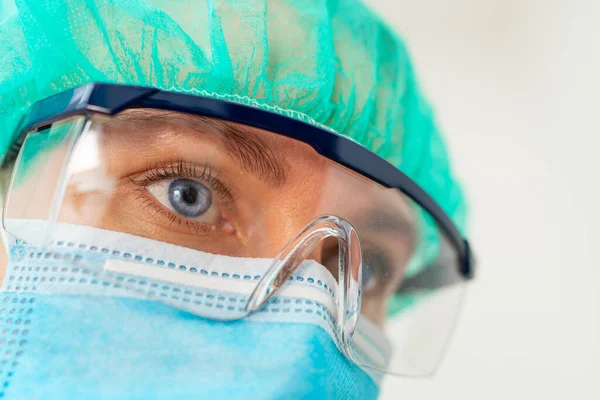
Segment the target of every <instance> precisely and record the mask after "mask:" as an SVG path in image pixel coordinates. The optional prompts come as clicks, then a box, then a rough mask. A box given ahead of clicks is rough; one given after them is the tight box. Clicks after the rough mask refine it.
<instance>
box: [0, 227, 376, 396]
mask: <svg viewBox="0 0 600 400" xmlns="http://www.w3.org/2000/svg"><path fill="white" fill-rule="evenodd" d="M57 229H58V231H57V232H55V236H56V237H57V238H60V240H57V241H55V242H54V243H53V244H52V245H50V246H49V247H45V248H42V247H36V246H32V245H28V244H26V243H24V242H22V241H20V240H18V239H14V238H12V239H11V238H9V252H10V261H9V264H8V267H7V273H6V277H5V280H4V283H3V286H2V293H1V294H0V301H1V302H2V308H1V309H0V313H1V314H0V329H1V339H0V352H1V354H2V358H1V359H0V360H1V361H0V363H1V365H0V370H1V371H2V375H3V376H2V377H3V379H4V383H3V385H4V386H3V387H2V389H1V390H0V393H2V394H3V396H4V398H8V399H27V400H33V399H145V400H146V399H180V398H181V399H196V398H198V399H204V398H211V399H249V398H252V399H303V398H307V399H329V398H331V399H375V398H376V397H377V395H378V392H379V389H378V381H379V376H378V375H377V374H374V373H371V372H369V371H365V370H363V369H361V368H359V367H358V366H356V365H355V364H354V363H352V362H351V361H349V360H348V359H347V358H346V357H345V356H344V355H343V354H342V353H341V352H340V351H339V350H338V347H339V344H338V343H337V338H336V335H335V333H334V329H333V325H334V322H333V321H332V317H331V313H330V312H329V310H328V307H327V306H326V305H324V304H323V302H321V301H316V300H315V298H317V299H319V298H323V296H324V294H329V295H331V296H335V293H333V292H332V289H331V287H335V285H327V282H330V281H331V279H332V278H331V276H330V274H329V273H328V272H327V270H326V269H325V268H322V267H320V266H319V265H318V264H316V263H312V264H311V263H309V264H307V265H303V266H302V267H301V269H300V270H299V272H298V274H297V275H295V278H296V279H294V281H290V282H289V284H288V285H287V287H286V290H287V292H286V293H288V294H293V296H286V295H285V293H283V294H282V295H281V296H277V297H274V298H273V299H272V300H271V301H270V302H269V303H268V304H267V305H266V306H265V307H264V308H263V309H262V310H261V311H260V312H258V313H256V314H253V315H252V316H251V317H249V318H245V319H243V320H239V321H234V322H222V321H214V320H210V319H204V318H200V317H198V316H196V315H194V314H193V313H189V312H186V311H182V310H181V309H179V308H174V307H172V306H169V305H166V304H164V303H165V302H167V303H169V301H171V302H174V301H178V302H181V304H184V303H191V302H199V303H202V305H203V306H206V307H209V308H210V309H213V310H215V311H214V312H215V313H227V312H235V307H236V306H237V305H238V303H240V302H241V301H243V300H244V295H243V294H240V293H239V290H238V289H239V287H241V286H243V285H240V284H241V283H243V281H244V279H248V278H249V279H252V278H253V275H252V274H253V273H255V272H256V271H257V269H260V268H261V265H262V264H264V260H263V262H262V263H261V260H250V259H246V260H243V259H242V260H236V259H234V258H232V257H223V256H212V255H211V256H212V257H217V258H218V259H217V258H214V259H212V260H211V261H210V262H211V265H212V266H213V268H212V269H211V270H212V271H214V269H215V268H214V267H215V265H220V266H221V267H219V268H221V269H222V272H221V274H220V276H219V277H215V279H217V278H218V279H222V283H223V287H224V288H225V289H226V290H224V291H223V292H222V294H219V293H216V292H215V291H211V290H205V289H206V288H202V287H198V288H197V289H196V290H193V291H190V292H189V293H179V292H176V291H174V288H172V287H167V286H165V287H154V288H147V289H145V292H142V291H134V290H131V288H132V287H135V286H136V285H137V286H140V287H141V286H145V284H144V282H143V280H138V281H133V280H130V281H127V280H121V281H120V280H116V279H115V280H104V279H101V278H98V277H97V276H95V274H94V270H95V268H96V267H98V266H99V264H104V266H103V265H100V266H99V267H100V268H106V266H105V265H107V264H111V265H112V267H111V268H113V269H121V270H122V269H127V268H135V267H136V266H137V267H139V266H140V265H142V264H143V265H145V266H147V267H148V269H149V270H152V268H154V269H155V271H158V273H160V272H161V271H166V272H169V269H170V268H171V269H172V270H178V273H185V272H189V271H183V268H180V267H186V264H185V262H186V260H196V261H197V260H198V257H200V256H201V254H200V253H199V252H196V251H193V250H189V249H183V248H181V247H177V246H172V245H168V244H164V243H160V242H155V241H151V240H147V239H141V238H137V237H133V236H130V235H125V234H121V233H117V232H110V231H103V230H100V229H94V228H88V227H76V226H73V225H66V224H61V225H60V226H59V227H57ZM124 241H127V243H128V246H127V248H128V251H129V252H128V253H124V252H122V251H121V250H120V244H122V243H124ZM132 248H133V249H135V251H132V250H131V249H132ZM159 255H160V257H159ZM107 260H109V261H107ZM219 263H220V264H219ZM189 264H190V263H188V265H189ZM196 265H197V264H196ZM186 268H187V267H186ZM225 270H227V271H228V272H225ZM236 271H237V273H236ZM195 272H196V273H198V271H195ZM223 275H225V277H224V278H223ZM234 275H237V277H234ZM190 276H191V275H190ZM298 278H300V279H298ZM150 282H151V281H150V280H148V281H147V282H146V285H149V284H150ZM313 284H314V286H315V288H316V289H317V290H313V291H312V292H311V291H310V290H306V288H309V286H310V285H313ZM324 286H325V287H328V289H324ZM227 288H229V289H230V290H229V289H227ZM236 292H237V294H236ZM141 293H146V295H142V294H141ZM148 293H151V294H152V295H151V296H148ZM311 293H320V294H319V295H317V296H316V297H315V295H311ZM319 296H320V297H319ZM165 299H170V300H169V301H162V300H165ZM185 299H187V301H186V300H185ZM159 300H161V301H159ZM368 329H371V330H373V329H374V327H369V328H368ZM379 352H380V353H384V352H385V350H384V349H382V348H381V346H379Z"/></svg>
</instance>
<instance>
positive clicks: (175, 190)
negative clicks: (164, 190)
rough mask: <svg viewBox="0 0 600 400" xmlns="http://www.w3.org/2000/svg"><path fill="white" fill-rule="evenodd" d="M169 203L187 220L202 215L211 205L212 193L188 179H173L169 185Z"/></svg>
mask: <svg viewBox="0 0 600 400" xmlns="http://www.w3.org/2000/svg"><path fill="white" fill-rule="evenodd" d="M169 203H171V207H173V210H175V211H176V212H177V213H179V214H181V215H183V216H184V217H187V218H195V217H198V216H200V215H202V214H204V213H205V212H206V211H207V210H208V209H209V208H210V205H211V204H212V193H211V191H210V190H209V189H208V188H207V187H206V186H204V185H203V184H201V183H199V182H196V181H192V180H189V179H174V180H173V181H172V182H171V183H170V184H169Z"/></svg>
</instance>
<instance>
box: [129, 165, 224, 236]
mask: <svg viewBox="0 0 600 400" xmlns="http://www.w3.org/2000/svg"><path fill="white" fill-rule="evenodd" d="M220 175H221V174H220V171H219V170H217V169H215V168H213V167H212V165H211V164H210V163H209V162H208V161H207V162H205V163H204V164H199V163H196V162H187V161H184V160H179V161H177V162H166V163H162V164H161V163H157V164H155V165H154V166H152V167H149V168H148V169H147V170H146V171H145V172H144V177H143V178H141V179H133V178H130V180H131V182H132V183H133V184H135V185H137V186H139V187H140V188H139V189H138V192H139V196H138V197H137V198H136V200H142V201H143V208H147V207H152V208H153V209H154V210H155V211H157V212H159V213H161V214H163V215H165V216H166V217H167V218H168V219H169V221H170V222H171V225H172V224H174V223H177V224H178V225H179V226H182V225H185V226H187V228H188V230H189V232H190V233H192V230H193V231H194V232H195V233H197V234H198V233H200V231H201V230H202V231H203V233H204V234H206V235H208V234H210V233H212V226H208V225H205V224H202V223H199V222H196V221H192V220H189V219H187V218H184V217H181V216H179V215H177V214H175V213H173V212H171V211H170V210H167V209H165V207H164V206H162V205H158V204H156V201H155V200H154V199H153V198H151V196H149V195H148V193H147V191H146V188H147V187H148V186H150V185H152V184H153V183H157V182H160V181H163V180H166V179H173V178H190V179H195V180H197V181H200V182H201V183H206V184H207V185H209V186H210V188H211V189H212V190H214V192H215V193H216V194H217V195H218V196H219V198H220V199H221V200H222V201H225V203H223V204H224V205H229V204H231V203H232V202H233V201H234V199H233V197H232V196H231V190H232V187H231V185H226V184H224V183H223V182H222V180H221V179H220Z"/></svg>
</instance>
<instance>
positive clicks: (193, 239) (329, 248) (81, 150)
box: [1, 110, 416, 326]
mask: <svg viewBox="0 0 600 400" xmlns="http://www.w3.org/2000/svg"><path fill="white" fill-rule="evenodd" d="M90 132H92V133H91V134H90V133H88V135H87V136H85V137H84V138H83V139H82V141H80V142H79V144H78V153H77V154H79V158H77V156H75V159H72V160H71V169H72V176H71V179H70V181H69V184H68V187H67V190H66V194H65V198H64V200H63V204H62V207H61V210H60V214H59V220H60V221H64V222H70V223H76V224H83V225H89V226H94V227H99V228H104V229H110V230H115V231H121V232H126V233H131V234H135V235H138V236H142V237H147V238H152V239H155V240H159V241H164V242H169V243H174V244H178V245H181V246H185V247H189V248H192V249H197V250H201V251H204V252H209V253H216V254H225V255H229V256H238V257H275V256H276V255H277V254H278V253H279V252H280V251H281V250H282V248H283V247H284V246H285V245H286V244H287V243H288V242H290V241H291V240H293V239H294V237H296V235H297V234H298V233H299V232H300V231H301V230H302V229H303V228H304V227H305V226H306V225H307V224H308V223H310V222H311V221H313V220H314V219H315V218H316V217H319V216H321V215H325V214H329V215H336V216H339V217H342V218H345V219H347V220H348V221H350V223H352V224H353V226H354V227H355V228H356V229H357V231H358V234H359V236H360V246H361V247H362V252H363V260H364V261H365V263H364V264H365V265H369V267H366V266H364V267H363V268H369V269H370V272H371V273H370V275H371V276H372V280H370V281H369V282H366V284H365V286H364V287H363V301H362V313H363V315H365V316H367V317H368V318H369V319H370V320H371V321H373V322H375V323H376V324H378V325H380V326H382V325H384V323H385V302H386V300H387V299H388V298H389V297H390V296H391V295H392V294H393V293H394V291H395V289H396V288H397V287H398V285H399V283H400V282H401V280H402V278H403V274H404V267H405V265H406V263H407V262H408V260H409V258H410V256H411V253H412V251H413V250H414V245H415V236H416V232H415V223H414V217H413V215H412V209H411V207H410V206H409V204H408V202H407V200H406V199H405V198H404V197H403V196H402V195H401V194H400V193H399V192H397V191H392V190H388V189H385V188H383V187H380V186H378V185H376V184H374V183H373V182H371V181H369V180H368V179H366V178H363V177H361V176H359V175H358V174H356V173H353V172H351V171H349V170H347V169H345V168H343V167H341V166H339V165H337V164H334V163H333V162H331V161H329V160H327V159H325V158H324V157H322V156H320V155H319V154H317V153H316V152H315V151H314V150H313V149H312V148H311V147H309V146H308V145H306V144H304V143H301V142H297V141H294V140H292V139H288V138H285V137H283V136H279V135H274V134H272V133H269V132H266V131H262V130H260V129H255V128H249V127H245V126H242V125H238V124H233V123H224V122H221V121H216V120H211V119H206V118H199V117H192V116H188V115H183V114H179V113H172V112H165V111H156V110H131V111H128V112H125V113H123V114H121V115H119V116H118V117H117V118H113V119H111V120H108V119H102V120H100V119H99V120H97V121H96V122H94V125H93V126H92V129H91V131H90ZM55 153H56V154H58V155H60V154H62V153H61V151H60V149H57V150H56V152H55ZM93 154H96V155H95V156H93ZM61 159H62V155H61V156H60V157H59V156H57V161H56V163H57V164H58V165H60V160H61ZM52 165H53V164H52V162H51V161H46V164H45V169H43V171H42V173H50V172H48V171H52V170H53V168H52ZM55 170H56V168H55ZM209 175H210V176H209ZM173 179H187V180H191V181H195V182H199V183H201V184H202V185H204V186H205V187H206V188H207V189H208V190H209V191H210V192H211V196H212V199H211V201H210V204H211V205H210V207H209V208H208V209H207V210H206V211H205V212H203V213H202V214H201V215H199V216H197V217H192V218H189V217H186V216H183V215H181V214H178V213H177V212H176V211H175V210H174V209H172V206H171V204H170V202H169V198H168V190H169V189H168V188H169V182H171V181H172V180H173ZM19 190H23V191H24V192H25V193H27V191H28V190H31V188H27V187H26V184H24V186H23V187H21V188H15V191H16V192H15V193H18V191H19ZM39 201H42V202H43V201H46V202H47V201H48V200H47V199H45V200H44V199H41V200H39ZM38 207H39V208H40V209H44V207H46V208H47V207H48V206H47V204H46V205H40V206H38ZM351 252H352V258H353V259H354V260H358V259H359V257H358V254H359V249H358V247H356V246H355V247H353V248H351ZM337 254H338V248H337V240H335V239H327V240H324V241H322V242H320V243H319V244H318V245H317V246H315V248H314V249H313V250H312V252H311V253H310V256H309V258H312V259H314V260H316V261H317V262H319V263H321V264H323V265H325V266H326V267H327V268H328V269H329V270H330V271H331V272H332V274H334V276H336V275H337V262H338V261H337ZM382 255H383V256H382ZM2 257H4V258H3V260H2V264H1V265H2V266H3V267H4V266H5V265H6V254H4V252H3V254H2ZM384 259H386V260H387V261H382V260H384ZM353 265H354V266H356V268H358V265H359V262H358V261H355V262H354V263H353ZM363 275H365V273H363ZM365 276H366V275H365Z"/></svg>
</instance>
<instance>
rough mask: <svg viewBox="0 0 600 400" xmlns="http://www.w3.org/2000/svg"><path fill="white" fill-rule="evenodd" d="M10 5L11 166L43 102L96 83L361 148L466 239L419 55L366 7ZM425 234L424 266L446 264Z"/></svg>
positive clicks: (41, 0) (5, 89)
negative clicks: (257, 118)
mask: <svg viewBox="0 0 600 400" xmlns="http://www.w3.org/2000/svg"><path fill="white" fill-rule="evenodd" d="M0 2H1V3H0V4H1V7H0V11H5V13H12V15H3V14H0V21H4V22H2V23H1V24H0V154H1V153H2V152H4V151H5V149H6V148H7V147H8V146H9V144H10V142H11V141H12V140H13V139H14V134H15V129H16V127H17V125H18V123H19V121H20V119H21V118H22V116H23V115H24V113H25V112H26V111H27V109H28V107H29V106H30V105H31V104H32V103H33V102H35V101H37V100H40V99H42V98H45V97H47V96H50V95H52V94H54V93H57V92H60V91H62V90H65V89H68V88H72V87H75V86H79V85H82V84H84V83H87V82H92V81H101V82H116V83H127V84H135V85H147V86H153V87H157V88H161V89H167V90H173V91H178V92H189V93H196V94H202V95H208V96H213V97H223V98H227V99H230V100H233V101H239V102H242V103H247V104H254V105H256V106H260V107H262V108H267V109H271V110H274V111H276V112H280V113H282V114H285V115H289V116H292V117H294V118H298V119H301V120H304V121H308V122H311V123H314V124H317V125H321V126H325V127H328V128H329V129H331V130H334V131H336V132H339V133H341V134H343V135H345V136H347V137H349V138H351V139H353V140H355V141H357V142H359V143H361V144H362V145H364V146H365V147H367V148H368V149H370V150H372V151H374V152H375V153H377V154H378V155H380V156H381V157H383V158H385V159H387V160H388V161H389V162H391V163H392V164H394V165H396V166H397V167H398V168H400V169H401V170H402V171H403V172H405V173H406V174H407V175H408V176H410V177H411V178H413V179H414V180H415V181H416V182H417V183H418V184H420V185H421V186H422V187H423V188H424V189H425V190H426V191H427V192H428V193H429V194H430V195H432V196H433V197H434V199H435V200H437V201H438V202H439V203H440V204H441V206H442V207H443V208H444V209H445V211H446V212H447V213H448V214H449V215H450V216H451V217H452V218H453V219H454V221H455V222H456V223H457V225H458V226H459V228H460V229H463V228H464V224H465V205H464V201H463V195H462V192H461V189H460V187H459V185H458V184H457V183H456V181H455V180H454V178H453V175H452V172H451V169H450V165H449V159H448V154H447V152H446V147H445V145H444V142H443V140H442V138H441V135H440V133H439V131H438V129H437V128H436V125H435V121H434V117H433V114H432V111H431V108H430V106H429V104H428V103H427V101H426V100H425V99H424V97H423V95H422V93H421V91H420V89H419V86H418V85H417V83H416V81H415V73H414V71H413V68H412V65H411V63H410V59H409V56H408V54H407V50H406V47H405V45H404V43H403V42H402V40H400V39H399V38H398V37H397V36H396V35H395V34H394V33H393V32H392V31H391V30H390V29H388V27H387V26H385V24H383V23H382V22H381V20H380V19H379V18H378V17H377V16H376V15H374V14H373V13H372V12H371V11H370V10H369V9H368V8H366V7H365V6H364V5H362V4H361V3H359V2H357V1H356V0H327V1H326V0H322V1H318V0H16V1H15V3H16V8H15V7H14V5H12V4H11V2H10V0H9V1H7V0H0ZM424 226H425V228H424V229H423V230H422V232H421V235H422V239H423V240H422V243H424V245H423V244H422V246H421V251H420V252H419V253H420V254H419V255H418V257H417V258H418V259H420V260H424V259H430V258H431V257H432V255H434V254H435V253H436V252H437V250H436V249H437V244H436V242H437V233H436V232H435V228H434V227H433V226H432V225H431V224H427V223H425V224H424ZM428 243H429V245H428ZM427 253H429V256H427ZM417 258H416V259H417ZM419 264H420V265H421V266H422V265H424V264H423V262H413V263H412V264H411V265H413V266H412V267H411V270H410V271H409V274H413V273H415V272H416V271H417V270H418V268H419Z"/></svg>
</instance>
